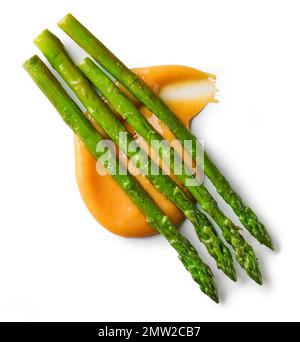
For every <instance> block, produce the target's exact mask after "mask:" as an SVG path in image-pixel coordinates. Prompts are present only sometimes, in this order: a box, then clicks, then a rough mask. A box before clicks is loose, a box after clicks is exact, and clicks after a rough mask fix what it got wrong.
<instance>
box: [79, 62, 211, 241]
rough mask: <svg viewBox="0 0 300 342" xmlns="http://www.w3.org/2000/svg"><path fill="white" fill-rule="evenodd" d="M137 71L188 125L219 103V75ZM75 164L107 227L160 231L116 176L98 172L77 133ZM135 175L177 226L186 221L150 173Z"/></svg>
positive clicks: (129, 232)
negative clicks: (146, 217)
mask: <svg viewBox="0 0 300 342" xmlns="http://www.w3.org/2000/svg"><path fill="white" fill-rule="evenodd" d="M133 71H134V72H135V73H136V74H138V75H139V76H140V77H141V78H142V79H143V80H144V81H145V82H146V83H147V84H148V85H149V86H150V87H151V88H152V89H153V90H154V91H155V92H157V93H159V95H160V96H161V97H162V99H163V100H164V101H165V102H166V103H167V104H168V106H169V107H170V108H171V110H173V112H174V113H175V114H176V115H177V116H178V118H179V119H180V120H181V121H182V122H183V123H184V124H185V125H187V126H189V124H190V121H191V119H192V118H193V117H194V116H196V115H197V114H198V113H199V112H200V111H201V110H202V109H203V108H204V107H205V106H206V105H207V104H208V103H209V102H215V97H214V96H215V91H216V89H215V82H214V80H215V77H214V75H211V74H207V73H204V72H201V71H199V70H196V69H193V68H190V67H186V66H173V65H167V66H153V67H147V68H135V69H133ZM137 105H138V104H137ZM138 106H139V107H140V111H141V113H142V114H143V115H144V116H145V117H146V118H147V120H148V121H149V122H150V123H151V125H152V126H153V127H154V128H155V129H156V130H157V131H158V132H159V133H160V134H161V135H162V136H163V137H164V139H166V140H172V139H174V138H175V137H174V136H173V134H172V133H171V132H170V131H169V130H168V128H167V127H166V126H165V125H164V124H163V123H162V122H161V121H160V120H159V119H158V118H157V117H156V116H154V115H153V114H152V113H151V112H149V111H148V110H147V109H146V108H145V107H143V106H142V105H138ZM137 139H139V138H138V137H137ZM75 166H76V180H77V184H78V187H79V191H80V194H81V196H82V198H83V200H84V203H85V205H86V206H87V208H88V210H89V211H90V212H91V214H92V215H93V216H94V218H95V219H96V220H97V221H98V222H99V223H100V224H101V225H102V226H104V227H105V228H106V229H108V230H109V231H111V232H112V233H115V234H118V235H121V236H124V237H143V236H147V235H151V234H154V233H155V232H156V231H155V230H154V229H153V228H152V227H150V226H149V225H148V224H147V222H146V220H145V217H144V216H143V214H142V213H141V212H140V211H139V209H138V208H137V207H136V206H135V205H134V204H133V202H132V201H131V199H130V198H129V197H128V196H127V195H126V193H125V192H124V191H123V190H122V189H121V188H120V187H119V185H118V184H117V183H116V182H115V181H114V180H113V177H111V176H109V175H105V176H101V175H99V174H98V173H97V170H96V160H95V159H94V157H93V156H92V155H91V154H90V153H89V152H88V150H87V149H86V148H85V146H84V144H83V143H82V142H81V141H80V140H79V139H78V138H77V137H75ZM135 178H136V179H137V180H138V181H139V182H140V184H141V185H142V186H143V187H144V189H145V190H146V191H147V192H148V194H149V195H150V196H151V197H152V198H153V200H154V201H155V202H156V204H157V205H158V206H159V207H160V208H161V209H162V210H163V211H164V212H165V213H166V214H167V215H168V216H169V217H170V219H171V220H172V221H173V222H174V223H175V224H178V223H179V222H180V221H182V219H183V214H182V213H181V211H180V210H179V209H178V208H177V207H176V206H175V205H174V204H173V203H172V202H170V201H169V200H168V199H167V198H165V197H164V196H163V195H162V194H161V193H159V192H158V191H157V190H156V189H155V188H154V187H153V185H152V184H151V183H150V182H149V181H148V180H147V179H146V178H145V177H143V176H141V175H138V176H135Z"/></svg>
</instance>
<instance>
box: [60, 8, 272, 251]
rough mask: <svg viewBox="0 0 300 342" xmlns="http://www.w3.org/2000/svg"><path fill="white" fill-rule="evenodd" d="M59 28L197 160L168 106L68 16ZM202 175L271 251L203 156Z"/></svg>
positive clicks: (262, 229) (260, 229)
mask: <svg viewBox="0 0 300 342" xmlns="http://www.w3.org/2000/svg"><path fill="white" fill-rule="evenodd" d="M58 26H59V27H60V28H61V29H62V30H64V31H65V32H66V33H67V34H68V35H69V36H70V37H71V38H72V39H73V40H74V41H75V42H76V43H77V44H78V45H80V46H81V47H82V48H83V49H84V50H86V51H87V52H88V53H89V54H90V55H91V56H92V57H93V58H94V59H95V60H96V61H97V62H98V63H100V64H101V65H102V66H103V67H104V68H105V69H106V70H107V71H108V72H110V73H111V75H113V76H114V77H115V78H116V79H117V80H118V81H120V82H121V83H122V84H123V85H124V86H125V87H126V88H127V89H128V90H129V91H130V92H131V93H132V94H133V95H134V96H135V97H136V98H137V99H138V100H140V101H141V102H142V103H143V104H144V105H145V106H146V107H147V108H148V109H149V110H150V111H152V112H153V113H154V114H155V115H156V116H157V117H158V118H159V119H161V120H162V121H163V122H164V124H166V125H167V126H168V127H169V128H170V130H171V131H172V132H173V133H174V135H175V136H176V137H177V139H179V140H180V141H181V143H182V144H184V141H186V140H189V141H192V142H193V144H191V145H190V146H189V147H190V148H188V152H189V153H190V154H191V156H192V157H193V158H194V159H195V160H196V161H198V160H201V158H199V155H198V149H197V147H196V146H198V147H199V143H198V142H197V138H196V137H195V136H194V135H193V134H191V132H189V130H188V129H187V128H186V127H185V126H184V125H183V124H182V122H181V121H180V120H179V119H178V118H177V117H176V115H175V114H174V113H173V112H172V111H171V110H170V109H169V108H168V106H167V105H166V104H165V103H164V102H163V101H162V100H161V99H160V98H159V96H158V95H156V94H155V93H154V92H153V91H152V90H151V89H150V88H149V87H148V86H147V85H146V84H145V83H144V82H143V81H142V80H141V79H140V78H139V77H138V76H137V75H135V74H134V73H133V72H132V71H131V70H130V69H128V68H127V67H126V66H125V65H124V64H123V63H122V62H121V61H120V60H119V59H118V58H117V57H116V56H115V55H114V54H113V53H112V52H111V51H109V50H108V49H107V48H106V47H105V46H104V45H103V44H102V43H101V42H100V41H99V40H98V39H97V38H96V37H95V36H93V35H92V34H91V33H90V32H89V31H88V30H87V29H86V28H85V27H84V26H83V25H82V24H81V23H79V22H78V21H77V20H76V19H75V18H74V17H73V16H72V15H71V14H68V15H66V16H65V17H64V18H63V19H62V20H61V21H60V22H59V23H58ZM201 166H202V167H203V169H204V172H205V174H206V175H207V176H208V178H209V179H210V180H211V182H212V183H213V184H214V186H215V187H216V190H217V191H218V193H219V194H220V195H221V196H222V197H223V199H224V200H225V201H226V202H227V203H228V204H229V205H230V206H231V208H232V209H233V211H234V212H235V213H236V215H237V216H238V217H239V220H240V221H241V223H242V224H243V225H244V226H245V228H246V229H247V230H248V231H249V232H250V233H251V234H252V235H253V236H254V237H255V238H256V239H257V240H258V241H259V242H260V243H262V244H264V245H266V246H268V247H269V248H273V247H272V240H271V237H270V236H269V234H268V232H267V230H266V228H265V226H264V225H263V223H262V222H260V220H259V219H258V217H257V216H256V214H255V213H254V212H253V210H252V209H250V208H249V207H248V206H246V205H245V204H244V203H243V201H242V199H241V198H240V196H239V195H238V194H237V193H236V192H235V191H234V190H233V189H232V187H231V186H230V184H229V182H228V181H227V180H226V178H225V177H224V176H223V175H222V173H221V172H220V170H219V169H218V168H217V166H216V165H215V164H214V163H213V161H212V160H211V158H210V157H209V156H208V154H207V153H206V152H204V165H201Z"/></svg>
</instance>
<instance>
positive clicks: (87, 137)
mask: <svg viewBox="0 0 300 342" xmlns="http://www.w3.org/2000/svg"><path fill="white" fill-rule="evenodd" d="M24 68H25V69H26V70H27V72H28V73H29V75H30V76H31V77H32V79H33V80H34V81H35V83H36V84H37V85H38V87H39V88H40V89H41V90H42V92H43V93H44V94H45V95H46V96H47V97H48V99H49V100H50V102H51V103H52V104H53V105H54V107H55V108H56V110H57V111H58V112H59V113H60V115H61V117H62V119H63V120H64V121H65V122H66V124H67V125H68V126H69V127H70V128H71V129H72V130H73V131H74V133H76V134H77V135H78V136H79V137H80V139H81V140H82V141H83V142H84V144H85V145H86V147H87V148H88V150H89V151H90V152H91V153H92V155H93V156H94V157H95V158H99V157H101V154H102V153H104V152H99V149H97V145H98V143H100V144H101V143H102V141H103V138H102V136H101V135H100V134H99V133H98V132H97V131H96V130H95V129H94V128H93V127H92V125H91V124H90V122H89V121H88V120H87V119H86V118H85V117H84V115H83V114H82V112H81V110H80V109H79V107H78V106H77V105H76V104H75V102H74V101H73V100H72V99H71V98H70V97H69V96H68V95H67V93H66V91H65V90H64V89H63V88H62V86H61V85H60V84H59V82H58V81H57V80H56V78H55V77H54V76H53V75H52V74H51V72H50V71H49V69H48V68H47V67H46V65H45V64H44V63H43V62H42V61H41V60H40V59H39V57H38V56H33V57H32V58H30V59H29V60H27V61H26V62H25V63H24ZM105 153H106V155H107V151H105ZM104 166H105V167H106V168H107V170H108V171H109V173H110V174H112V175H113V177H114V180H115V181H116V182H117V183H118V184H119V185H120V186H121V187H122V189H123V190H124V191H125V192H126V193H127V195H128V196H129V197H130V198H131V200H132V201H133V202H134V203H135V205H136V206H137V207H138V208H139V209H140V210H141V212H142V213H143V214H144V215H145V217H146V220H147V222H148V223H149V224H150V225H151V226H152V227H153V228H155V229H156V230H157V231H158V232H160V233H161V234H162V235H163V236H164V237H165V238H166V239H167V240H168V241H169V243H170V244H171V246H172V247H173V248H175V250H176V251H177V252H178V255H179V259H180V260H181V262H182V263H183V265H184V266H185V268H186V269H187V270H188V271H189V272H190V273H191V275H192V277H193V279H194V280H195V281H196V282H197V283H198V284H199V286H200V289H201V290H202V291H203V292H204V293H205V294H207V295H208V296H209V297H210V298H211V299H213V300H214V301H215V302H218V294H217V289H216V286H215V283H214V280H213V275H212V272H211V270H210V268H209V267H208V266H207V265H206V264H205V263H204V262H203V261H202V260H201V259H200V258H199V256H198V254H197V252H196V250H195V249H194V247H193V246H192V245H191V244H190V242H189V241H188V240H187V239H186V238H185V237H183V236H182V235H181V234H180V233H179V232H178V231H177V229H176V227H175V226H174V225H173V224H172V223H171V221H170V220H169V219H168V217H167V216H166V215H165V214H164V213H163V212H162V211H161V210H160V209H159V208H158V207H157V206H156V204H155V203H154V202H153V200H152V199H151V198H150V197H149V196H148V194H147V193H146V192H145V191H144V189H143V188H142V187H141V186H140V185H139V184H138V183H137V182H136V181H135V180H134V178H132V177H131V176H130V175H125V174H124V173H123V172H121V173H120V172H119V170H120V169H119V167H120V165H119V164H118V162H117V163H115V158H114V155H113V153H112V154H111V158H107V159H106V163H105V165H104Z"/></svg>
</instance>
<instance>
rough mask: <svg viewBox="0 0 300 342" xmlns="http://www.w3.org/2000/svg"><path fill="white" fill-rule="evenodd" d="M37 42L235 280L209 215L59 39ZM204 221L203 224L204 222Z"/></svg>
mask: <svg viewBox="0 0 300 342" xmlns="http://www.w3.org/2000/svg"><path fill="white" fill-rule="evenodd" d="M35 44H36V45H37V46H38V48H39V49H40V50H41V51H42V52H43V53H44V55H45V56H46V58H47V59H48V61H49V62H50V64H51V65H52V66H53V68H54V69H56V70H57V71H58V72H59V74H60V75H61V77H62V78H63V79H64V80H65V82H66V83H67V84H68V85H69V87H70V88H71V89H72V90H73V91H74V93H75V94H76V95H77V97H78V98H79V100H80V101H81V102H82V104H83V105H84V106H85V107H86V109H87V111H88V112H89V114H90V115H91V116H92V117H93V118H94V120H95V122H96V123H97V124H98V125H99V126H101V127H102V128H103V129H104V130H105V132H106V133H107V134H108V135H109V137H110V138H111V139H112V140H113V141H114V142H115V144H117V145H118V146H119V147H120V149H121V150H122V151H123V152H124V153H125V154H126V155H127V156H128V157H129V158H130V159H131V161H132V162H133V163H134V164H135V165H136V166H137V167H138V168H139V169H140V171H141V173H142V174H144V175H146V177H147V178H148V179H149V180H150V181H151V182H152V183H153V185H154V186H155V187H156V188H157V189H158V190H159V191H160V192H161V193H163V194H164V195H165V196H166V197H168V198H169V199H170V200H171V201H173V202H174V203H175V205H176V206H177V207H178V208H179V209H180V210H182V212H183V213H184V215H185V216H186V217H187V218H189V219H190V220H191V222H192V223H193V224H194V225H195V229H196V232H197V235H198V236H199V237H200V239H201V241H202V242H203V243H204V244H205V246H206V248H207V250H208V252H209V253H210V254H211V256H212V257H214V258H215V260H216V262H217V266H218V267H219V268H220V269H222V270H223V271H224V272H225V273H226V274H227V275H228V276H229V277H230V278H231V279H233V280H235V279H236V274H235V269H234V266H233V261H232V257H231V254H230V252H229V250H228V249H227V247H226V246H225V245H224V244H223V242H222V240H221V239H220V238H219V237H218V235H217V234H216V233H215V231H214V228H213V226H212V225H211V224H210V222H209V221H208V219H207V218H206V217H205V216H204V215H203V214H201V213H200V212H199V210H198V209H197V207H196V206H195V205H194V203H193V202H192V201H191V200H189V199H188V197H187V196H186V195H185V193H184V192H183V190H182V189H181V188H180V187H179V186H178V185H177V184H176V183H174V182H173V181H172V180H171V178H169V177H168V176H166V175H163V174H161V173H160V174H155V173H154V174H153V172H152V171H153V168H152V167H153V164H152V162H151V160H150V159H149V158H148V156H147V155H146V153H144V152H143V151H141V150H140V149H139V147H138V145H137V144H136V142H135V141H134V140H133V138H132V137H131V136H130V135H129V134H128V135H126V136H124V133H125V134H127V131H126V129H125V127H124V126H123V124H122V123H121V122H120V121H119V120H118V119H117V117H116V116H115V115H114V114H113V112H112V111H111V110H110V109H109V108H108V107H107V105H106V104H105V103H104V102H103V101H102V100H101V99H100V97H99V96H98V94H97V93H96V91H95V90H94V88H93V87H92V86H91V85H90V83H89V81H88V80H87V79H86V77H85V76H84V74H83V73H82V72H81V71H80V69H79V68H78V67H77V66H76V65H75V64H74V63H73V62H72V60H71V59H70V57H69V56H68V54H67V52H66V51H65V49H64V47H63V45H62V43H61V42H60V41H59V39H58V38H57V37H55V36H54V35H53V34H52V33H51V32H49V31H48V30H45V31H43V32H42V33H41V34H40V35H39V36H38V37H37V38H36V39H35ZM133 147H135V148H133ZM202 224H204V225H203V226H202Z"/></svg>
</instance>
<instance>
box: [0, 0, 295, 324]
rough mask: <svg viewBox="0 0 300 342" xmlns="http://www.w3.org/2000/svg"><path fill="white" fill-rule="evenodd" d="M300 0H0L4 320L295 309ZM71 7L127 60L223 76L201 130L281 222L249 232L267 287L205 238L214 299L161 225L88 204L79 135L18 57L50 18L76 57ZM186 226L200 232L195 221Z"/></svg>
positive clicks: (237, 314) (258, 204) (273, 315)
mask: <svg viewBox="0 0 300 342" xmlns="http://www.w3.org/2000/svg"><path fill="white" fill-rule="evenodd" d="M299 10H300V4H299V1H274V0H272V1H261V0H260V1H254V0H251V1H238V0H237V1H230V0H227V1H199V0H195V1H193V0H191V1H188V0H186V1H176V0H171V1H166V0H165V1H161V0H160V1H155V0H151V1H139V0H135V1H130V0H128V1H121V0H120V1H105V2H104V1H88V0H83V1H72V2H70V1H62V0H59V1H55V0H51V1H32V0H31V1H29V0H27V1H12V0H11V1H5V2H1V8H0V28H1V54H0V62H1V63H0V67H1V73H0V75H1V79H0V87H1V91H0V94H1V122H0V127H1V130H0V157H1V159H0V165H1V168H0V278H1V279H0V319H1V320H26V321H28V320H38V321H40V320H51V321H62V320H67V321H73V320H76V321H79V320H84V321H86V320H92V321H97V320H101V321H118V320H122V321H132V320H133V321H134V320H142V321H160V320H162V321H173V320H180V321H181V320H182V321H214V320H217V321H244V320H247V321H248V320H249V321H257V320H258V321H271V320H276V321H278V320H299V318H300V317H299V305H300V300H299V282H300V276H299V257H300V248H299V246H300V245H299V242H300V225H299V211H300V209H299V190H300V187H299V185H300V181H299V179H300V177H299V174H300V162H299V146H300V144H299V142H300V139H299V136H300V102H299V78H300V50H299V32H300V21H299ZM68 12H72V13H73V14H74V15H75V16H77V17H78V19H79V20H81V21H82V22H83V23H85V24H86V25H87V26H88V27H89V28H90V30H91V31H92V32H94V33H95V34H96V35H98V36H99V37H100V39H101V40H102V41H103V42H104V43H106V45H108V47H110V48H111V49H112V50H113V51H114V52H115V53H116V54H117V55H118V56H119V57H120V58H121V59H122V60H123V61H124V62H125V63H126V64H127V65H128V66H130V67H133V66H146V65H155V64H184V65H189V66H193V67H196V68H199V69H202V70H204V71H208V72H212V73H215V74H216V75H217V77H218V88H219V89H220V95H219V99H220V102H219V104H217V105H215V104H211V105H209V106H208V107H207V108H206V109H205V110H204V111H203V112H202V114H201V115H200V117H198V118H197V119H196V120H195V121H194V123H193V126H192V129H193V132H194V133H195V134H196V135H197V136H199V137H201V138H203V139H204V141H205V143H206V147H207V149H208V150H209V151H210V153H211V154H212V155H213V156H214V159H215V161H217V164H219V165H220V166H221V167H222V170H223V171H224V172H225V174H226V175H227V176H228V178H229V179H230V180H231V181H232V183H233V184H234V185H235V186H236V188H237V189H238V190H239V191H240V192H241V193H242V195H243V197H244V198H245V200H246V201H247V203H249V204H251V205H252V207H253V208H254V209H256V211H257V212H258V213H259V214H260V216H261V217H262V218H263V220H264V222H265V223H266V225H267V226H268V228H269V230H270V232H271V234H272V237H273V239H274V241H275V247H276V252H271V251H268V250H267V249H266V248H264V247H260V246H259V244H258V243H256V242H255V241H254V240H253V239H252V238H251V237H249V235H248V234H246V233H245V236H246V237H247V239H248V240H249V241H250V242H251V243H252V244H253V246H254V248H255V250H256V251H257V255H258V256H259V259H260V262H261V267H262V271H263V276H264V279H265V284H264V285H263V286H262V287H259V286H258V285H256V284H255V283H254V282H253V281H251V280H249V279H248V278H247V277H246V276H245V274H244V272H243V271H242V270H241V269H240V268H239V267H237V269H238V276H239V281H238V282H237V283H232V282H231V281H230V280H228V279H226V278H225V276H223V275H222V274H221V272H219V271H217V270H216V268H215V266H214V263H213V261H212V260H210V258H208V257H207V255H206V253H205V252H204V250H203V248H200V247H199V250H200V254H201V256H203V258H204V259H205V260H207V262H208V263H209V264H210V265H211V266H212V268H213V270H214V273H215V275H216V282H217V284H218V287H219V290H220V296H221V304H219V305H216V304H214V303H213V302H212V301H210V300H209V299H208V298H207V297H206V296H204V295H203V294H202V293H201V292H200V291H199V289H198V286H197V285H196V284H195V283H194V282H193V281H192V280H191V278H190V276H189V274H188V273H187V272H186V271H185V270H184V268H183V267H182V266H181V264H180V262H179V261H178V260H177V257H176V253H175V252H174V251H173V250H172V249H171V248H170V247H169V246H168V244H167V243H166V242H165V241H164V240H163V238H161V237H160V236H156V237H152V238H146V239H124V238H121V237H118V236H114V235H112V234H111V233H109V232H107V231H106V230H105V229H103V228H102V227H100V226H99V225H98V224H97V223H96V221H95V220H94V219H93V218H92V217H91V215H90V214H89V212H88V211H87V209H86V208H85V206H84V204H83V202H82V200H81V198H80V195H79V193H78V190H77V186H76V183H75V176H74V155H73V135H72V133H71V131H70V130H69V129H68V128H67V127H66V126H65V125H64V124H63V122H62V121H61V119H60V118H59V116H58V115H57V113H56V112H55V110H54V109H53V108H52V107H51V105H50V104H49V103H48V102H47V100H46V99H45V98H44V96H43V95H42V94H41V92H40V91H39V90H38V89H37V87H36V86H35V85H34V84H33V82H32V81H31V80H30V78H29V77H28V76H27V74H26V73H25V71H24V70H23V69H22V66H21V65H22V62H23V61H24V60H25V59H27V58H29V57H30V56H31V55H33V54H35V53H38V51H37V49H36V48H35V47H34V45H33V44H32V42H31V41H32V39H33V38H34V37H35V36H36V35H37V34H39V33H40V31H41V30H42V29H44V28H46V27H48V28H49V29H51V30H53V31H54V32H55V33H58V34H59V36H60V37H61V38H62V40H63V41H64V42H65V43H66V45H67V47H68V48H69V49H70V51H71V52H72V53H73V56H74V53H75V51H78V50H79V49H78V48H77V47H76V46H75V44H73V43H72V42H71V41H70V40H69V39H68V38H67V37H66V36H65V34H64V33H63V32H62V31H60V30H59V29H58V28H56V22H57V21H58V20H59V19H61V18H62V17H63V16H64V15H65V14H66V13H68ZM75 56H76V57H77V58H78V57H79V54H78V53H75ZM80 56H82V54H81V55H80ZM222 208H224V210H225V211H226V212H227V213H229V215H231V216H232V217H233V215H232V214H231V212H230V210H229V209H228V208H227V207H226V206H225V205H222ZM182 232H183V233H185V234H187V235H188V236H189V237H190V238H191V239H192V240H193V241H194V242H196V241H197V240H196V238H195V237H194V236H193V234H192V227H191V225H190V224H189V223H187V222H186V223H185V224H184V225H183V227H182ZM198 245H199V244H198Z"/></svg>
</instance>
